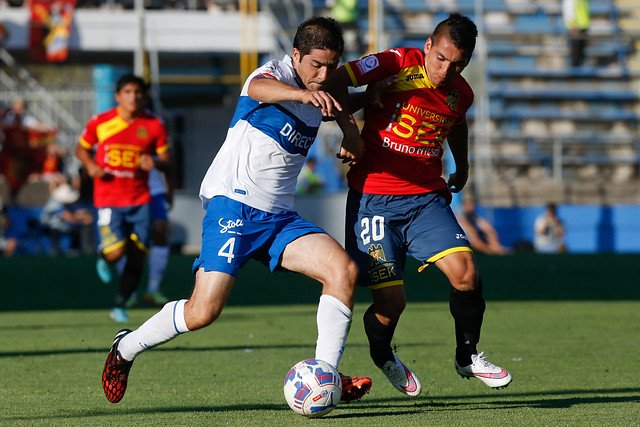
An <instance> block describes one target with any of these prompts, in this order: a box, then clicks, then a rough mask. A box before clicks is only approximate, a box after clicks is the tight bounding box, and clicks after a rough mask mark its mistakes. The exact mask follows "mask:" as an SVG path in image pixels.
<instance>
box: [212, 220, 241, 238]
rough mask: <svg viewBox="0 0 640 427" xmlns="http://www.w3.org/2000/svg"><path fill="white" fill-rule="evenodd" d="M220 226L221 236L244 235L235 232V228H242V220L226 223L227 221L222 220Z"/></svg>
mask: <svg viewBox="0 0 640 427" xmlns="http://www.w3.org/2000/svg"><path fill="white" fill-rule="evenodd" d="M218 225H219V226H220V234H225V233H230V234H240V235H241V234H242V233H241V232H239V231H236V230H234V229H235V228H238V227H242V226H243V225H244V223H243V222H242V220H241V219H240V218H238V219H236V220H232V219H227V220H226V223H225V219H223V218H220V219H219V220H218Z"/></svg>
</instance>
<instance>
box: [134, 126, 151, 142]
mask: <svg viewBox="0 0 640 427" xmlns="http://www.w3.org/2000/svg"><path fill="white" fill-rule="evenodd" d="M136 135H137V136H138V138H141V139H146V138H148V137H149V131H148V130H147V128H146V127H144V126H140V127H138V129H137V131H136Z"/></svg>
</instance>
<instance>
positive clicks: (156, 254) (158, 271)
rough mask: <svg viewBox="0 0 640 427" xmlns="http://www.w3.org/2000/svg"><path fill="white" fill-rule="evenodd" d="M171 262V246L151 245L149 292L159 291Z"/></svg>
mask: <svg viewBox="0 0 640 427" xmlns="http://www.w3.org/2000/svg"><path fill="white" fill-rule="evenodd" d="M168 263H169V246H153V245H152V246H151V251H149V283H148V284H147V292H157V291H158V289H160V282H162V278H163V277H164V271H165V270H166V269H167V264H168Z"/></svg>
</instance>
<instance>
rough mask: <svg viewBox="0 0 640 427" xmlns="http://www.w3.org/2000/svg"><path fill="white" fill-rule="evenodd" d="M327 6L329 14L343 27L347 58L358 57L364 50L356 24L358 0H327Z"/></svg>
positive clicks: (358, 27)
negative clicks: (329, 9)
mask: <svg viewBox="0 0 640 427" xmlns="http://www.w3.org/2000/svg"><path fill="white" fill-rule="evenodd" d="M326 5H327V7H329V8H331V16H332V17H333V19H335V20H336V21H338V23H339V24H340V26H341V27H342V28H343V29H344V36H345V47H346V50H347V52H348V59H354V58H359V57H360V56H361V55H362V54H363V53H364V51H365V46H364V43H363V41H362V36H361V35H360V26H359V25H358V18H359V16H360V14H359V13H358V0H327V1H326Z"/></svg>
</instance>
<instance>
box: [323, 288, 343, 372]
mask: <svg viewBox="0 0 640 427" xmlns="http://www.w3.org/2000/svg"><path fill="white" fill-rule="evenodd" d="M351 314H352V313H351V310H349V308H348V307H347V306H346V305H344V304H343V303H342V302H340V300H338V299H337V298H335V297H332V296H331V295H322V296H321V297H320V302H319V303H318V314H317V316H316V321H317V323H318V341H317V342H316V359H320V360H324V361H325V362H327V363H329V364H330V365H332V366H333V367H335V368H336V369H338V364H339V363H340V359H342V353H343V352H344V345H345V342H346V341H347V334H348V333H349V327H350V326H351Z"/></svg>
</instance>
